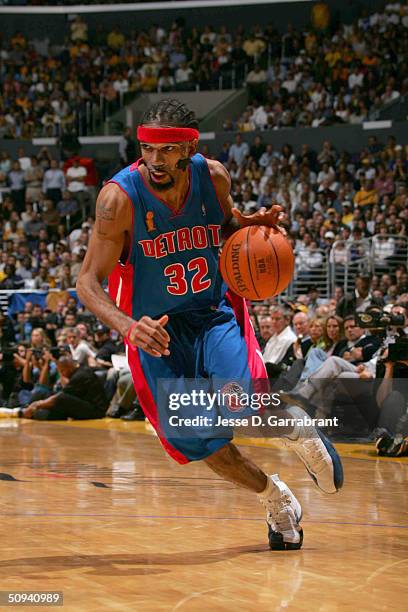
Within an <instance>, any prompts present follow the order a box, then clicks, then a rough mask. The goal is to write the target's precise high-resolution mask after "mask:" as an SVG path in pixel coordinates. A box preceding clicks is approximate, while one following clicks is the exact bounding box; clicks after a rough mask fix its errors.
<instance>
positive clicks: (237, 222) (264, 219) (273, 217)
mask: <svg viewBox="0 0 408 612" xmlns="http://www.w3.org/2000/svg"><path fill="white" fill-rule="evenodd" d="M208 167H209V169H210V174H211V178H212V180H213V183H214V186H215V189H216V192H217V196H218V199H219V201H220V204H221V206H222V209H223V211H224V214H225V220H224V222H223V224H222V236H223V238H228V237H229V236H231V234H233V233H234V232H236V231H237V230H239V229H241V228H242V227H246V226H248V225H266V226H267V227H276V226H277V224H278V221H279V220H280V219H281V217H282V215H281V212H282V210H283V209H282V207H281V206H279V205H278V204H274V205H273V206H272V207H271V208H270V209H269V210H267V209H266V208H264V207H262V208H260V209H259V210H258V211H257V212H256V213H254V214H252V215H243V214H242V213H241V212H240V211H239V210H238V208H234V202H233V200H232V197H231V193H230V191H231V177H230V175H229V173H228V172H227V170H226V169H225V168H224V166H223V165H222V164H221V163H220V162H218V161H214V160H208ZM279 229H282V228H279ZM283 231H284V230H283Z"/></svg>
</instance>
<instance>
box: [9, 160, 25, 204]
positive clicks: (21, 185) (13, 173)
mask: <svg viewBox="0 0 408 612" xmlns="http://www.w3.org/2000/svg"><path fill="white" fill-rule="evenodd" d="M8 181H9V186H10V191H11V195H12V198H13V202H14V206H15V210H17V212H19V213H21V212H22V211H23V210H24V204H25V174H24V171H23V170H22V169H21V166H20V162H18V161H14V162H13V164H12V167H11V170H10V172H9V173H8Z"/></svg>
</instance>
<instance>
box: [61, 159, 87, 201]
mask: <svg viewBox="0 0 408 612" xmlns="http://www.w3.org/2000/svg"><path fill="white" fill-rule="evenodd" d="M86 175H87V172H86V168H85V167H84V166H80V165H79V158H78V157H75V158H74V160H73V165H72V166H71V167H70V168H68V170H67V173H66V180H67V185H68V191H69V192H70V194H71V195H75V194H78V192H80V191H84V189H85V178H86Z"/></svg>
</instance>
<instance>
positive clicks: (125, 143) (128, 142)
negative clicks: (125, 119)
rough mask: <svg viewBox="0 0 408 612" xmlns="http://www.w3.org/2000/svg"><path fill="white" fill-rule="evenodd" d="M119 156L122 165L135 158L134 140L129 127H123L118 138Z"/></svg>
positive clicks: (126, 164) (127, 164) (131, 161)
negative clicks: (123, 129)
mask: <svg viewBox="0 0 408 612" xmlns="http://www.w3.org/2000/svg"><path fill="white" fill-rule="evenodd" d="M119 158H120V162H121V164H122V166H123V167H125V166H129V165H130V164H132V163H133V162H134V161H135V159H136V142H135V139H134V138H133V137H132V129H131V128H130V127H127V128H126V129H125V131H124V132H123V134H122V136H121V138H120V140H119Z"/></svg>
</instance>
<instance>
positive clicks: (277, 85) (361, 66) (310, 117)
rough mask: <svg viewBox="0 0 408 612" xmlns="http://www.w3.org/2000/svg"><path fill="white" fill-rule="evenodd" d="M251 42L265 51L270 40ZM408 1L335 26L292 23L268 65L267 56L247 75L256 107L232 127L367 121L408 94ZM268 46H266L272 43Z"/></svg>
mask: <svg viewBox="0 0 408 612" xmlns="http://www.w3.org/2000/svg"><path fill="white" fill-rule="evenodd" d="M260 32H261V31H260V30H259V38H258V37H256V35H255V38H253V39H252V41H253V44H254V45H256V44H257V41H258V48H259V49H260V48H261V45H262V44H263V43H264V41H263V40H262V36H261V34H260ZM407 40H408V6H406V5H403V4H402V3H398V4H387V5H386V7H385V9H384V11H383V12H376V13H373V14H371V15H366V16H364V17H362V18H360V19H358V20H357V21H356V22H355V23H353V24H350V25H346V24H341V25H340V26H339V27H338V28H337V29H335V31H333V32H330V33H329V30H328V29H323V30H322V31H320V33H318V32H317V31H316V30H310V31H308V32H298V31H296V30H295V29H294V28H292V27H291V26H289V27H288V31H287V33H286V34H285V35H284V36H283V37H282V39H278V38H275V37H273V38H272V39H269V40H267V41H265V43H264V44H265V45H266V44H267V45H268V48H269V49H270V48H271V45H272V49H273V53H272V57H273V59H272V62H271V63H270V65H269V66H265V63H262V54H259V58H258V56H257V57H256V58H255V61H254V65H253V67H252V69H251V70H250V72H249V73H248V74H247V76H246V84H247V87H248V90H249V96H250V105H249V106H248V108H247V109H246V110H245V112H244V113H243V114H242V115H241V117H240V118H239V119H238V120H237V121H227V122H225V129H234V130H235V129H238V130H240V131H250V130H254V129H260V130H265V129H276V128H281V127H294V126H311V127H318V126H320V125H333V124H337V123H362V122H363V121H365V120H367V119H368V118H370V117H375V116H376V113H377V112H378V111H379V110H380V109H382V108H384V106H387V105H389V104H390V103H392V102H393V101H395V100H397V99H398V98H399V97H400V96H402V95H404V94H405V93H406V90H407V84H408V81H407V77H408V73H407V68H406V63H405V61H404V55H405V48H406V44H407ZM265 48H266V46H265Z"/></svg>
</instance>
